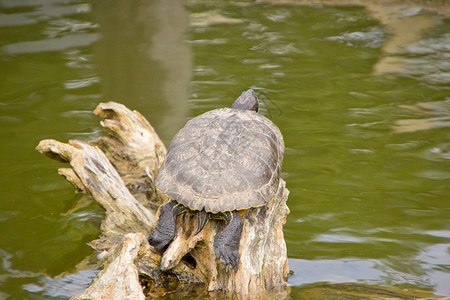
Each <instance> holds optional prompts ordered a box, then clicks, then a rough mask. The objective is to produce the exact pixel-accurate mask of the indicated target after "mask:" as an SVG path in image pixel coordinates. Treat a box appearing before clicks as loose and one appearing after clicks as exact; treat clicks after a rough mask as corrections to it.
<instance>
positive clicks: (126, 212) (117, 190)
mask: <svg viewBox="0 0 450 300" xmlns="http://www.w3.org/2000/svg"><path fill="white" fill-rule="evenodd" d="M36 149H37V150H38V151H39V152H41V153H42V154H44V155H46V156H48V157H50V158H53V159H56V160H59V161H62V162H70V165H71V166H72V169H73V172H69V171H67V169H63V170H64V172H61V170H60V173H63V175H64V176H65V177H66V178H70V179H69V181H70V182H71V183H75V184H76V186H77V187H78V188H79V189H80V190H86V191H89V192H90V193H91V194H92V196H93V197H94V199H95V200H96V201H97V202H98V203H99V204H100V205H101V206H102V207H103V208H104V209H105V210H106V218H105V220H104V221H103V222H102V225H101V230H102V237H101V238H100V240H98V241H97V242H96V243H95V244H96V245H95V248H96V249H97V250H99V251H101V250H108V249H110V248H111V247H112V246H114V245H116V244H117V243H119V242H120V241H121V239H122V238H123V236H124V234H126V233H129V232H142V233H144V234H148V233H149V231H150V230H151V228H152V227H153V226H154V222H155V216H154V214H152V213H151V212H150V211H149V210H148V209H147V208H145V207H144V206H143V205H142V204H140V203H139V202H138V201H137V200H136V199H135V198H134V197H133V195H132V194H131V193H130V191H129V190H128V189H127V188H126V187H125V184H124V182H123V180H122V178H121V177H120V176H119V174H118V173H117V171H116V169H114V167H113V166H112V165H111V163H110V162H109V160H108V159H107V158H106V156H105V154H104V153H103V152H102V151H101V150H100V149H99V148H97V147H94V146H91V145H89V144H87V143H85V142H82V141H70V142H69V143H68V144H65V143H61V142H58V141H55V140H43V141H41V142H40V143H39V145H38V146H37V148H36ZM80 184H82V185H81V186H80Z"/></svg>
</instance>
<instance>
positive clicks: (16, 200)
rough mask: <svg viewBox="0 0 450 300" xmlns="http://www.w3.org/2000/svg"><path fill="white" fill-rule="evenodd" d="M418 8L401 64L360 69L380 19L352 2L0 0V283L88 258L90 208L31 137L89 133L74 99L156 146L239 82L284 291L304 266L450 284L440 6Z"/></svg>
mask: <svg viewBox="0 0 450 300" xmlns="http://www.w3.org/2000/svg"><path fill="white" fill-rule="evenodd" d="M405 11H406V10H405ZM407 12H408V14H411V12H410V11H407ZM419 13H420V12H419ZM217 15H220V16H221V18H219V17H218V16H217ZM424 15H425V16H428V17H429V18H430V19H431V20H433V24H434V25H433V27H432V28H431V29H429V30H428V31H427V32H426V33H424V34H423V36H421V37H420V38H419V39H418V41H416V42H414V43H409V44H407V45H405V47H406V48H403V49H405V50H404V51H403V52H402V53H399V54H395V55H393V56H394V57H397V58H402V59H404V60H405V64H404V66H402V67H401V68H400V69H399V70H397V71H395V72H389V74H388V73H387V72H381V74H375V73H374V66H375V65H377V64H379V63H380V61H382V60H383V59H384V58H385V57H386V56H390V55H388V54H386V53H385V52H384V51H383V45H385V44H386V43H387V42H388V41H389V39H390V38H391V36H392V35H391V34H389V33H388V32H387V29H386V27H385V26H384V25H383V24H381V23H380V21H379V20H377V19H374V18H373V17H372V14H370V13H369V11H368V10H366V9H365V8H364V7H356V6H355V7H345V6H341V7H331V6H296V5H273V6H272V5H270V4H261V3H259V4H258V3H251V2H223V1H221V2H201V1H200V2H199V1H188V2H185V3H184V2H180V1H118V0H117V1H108V2H107V3H106V1H103V2H102V1H98V2H92V3H90V2H80V1H63V0H38V1H23V0H20V1H17V0H16V1H7V0H3V1H0V128H1V129H0V145H1V147H0V256H1V258H2V259H1V260H0V298H1V299H3V298H5V299H60V298H61V299H64V298H69V297H71V296H73V295H74V294H77V293H79V292H81V291H82V290H83V289H84V288H86V286H87V285H89V283H90V282H91V279H92V278H93V277H95V274H96V271H95V270H93V271H92V270H91V271H89V269H90V268H91V267H92V265H93V264H94V262H92V261H86V260H85V258H86V257H88V256H89V255H90V254H92V250H91V249H90V248H89V247H88V246H87V245H86V243H87V242H88V241H90V240H92V239H95V238H96V237H97V235H98V234H99V224H100V222H101V219H102V217H103V212H102V210H101V209H100V208H99V207H98V206H97V205H96V204H95V203H91V204H89V205H87V206H85V207H83V208H81V209H78V210H75V211H74V212H72V211H71V209H72V207H73V206H74V205H75V204H76V203H77V202H78V201H79V200H80V199H81V195H79V194H75V193H74V191H73V188H72V187H71V186H70V185H69V184H68V183H66V182H65V181H64V179H63V178H61V177H60V176H58V175H57V172H56V170H57V168H59V167H62V166H63V165H62V164H61V163H58V162H54V161H51V160H49V159H47V158H44V157H43V156H41V155H40V154H39V153H37V152H36V151H35V150H34V148H35V146H36V145H37V144H38V142H39V141H40V140H41V139H45V138H54V139H57V140H60V141H68V140H69V139H83V140H89V139H92V138H95V137H97V136H99V135H100V134H102V132H101V129H100V126H99V120H98V119H97V118H96V117H95V116H93V114H92V113H91V111H92V110H93V109H94V108H95V107H96V105H97V104H98V103H99V102H102V101H110V100H113V101H117V102H121V103H123V104H125V105H127V106H128V107H130V108H132V109H136V110H138V111H140V112H141V113H143V114H144V115H145V116H146V117H147V119H148V120H149V121H150V122H151V123H152V124H153V126H154V127H155V128H156V130H157V132H158V133H159V134H160V136H161V138H162V139H163V141H164V142H165V143H166V145H168V144H169V143H170V140H171V138H172V137H173V135H174V134H175V132H177V130H178V129H179V128H181V127H182V126H183V125H184V123H185V122H186V121H187V120H188V119H189V118H191V117H193V116H196V115H198V114H200V113H202V112H205V111H207V110H210V109H214V108H218V107H223V106H229V105H230V103H232V101H234V99H235V98H236V97H237V96H238V95H239V94H240V93H241V92H242V91H243V90H246V89H248V88H249V87H251V88H254V89H255V90H256V92H257V94H258V95H259V96H260V98H261V100H262V110H261V112H262V113H263V114H264V115H266V116H268V117H269V118H271V119H272V120H273V121H274V122H275V124H277V125H278V126H279V128H280V129H281V131H282V132H283V135H284V138H285V144H286V153H285V158H284V163H283V178H284V179H285V180H286V182H287V186H288V188H289V190H290V192H291V194H290V196H289V200H288V206H289V208H290V210H291V213H290V215H289V217H288V220H287V223H286V225H285V228H284V229H285V237H286V242H287V246H288V255H289V258H290V268H291V270H293V271H294V275H292V276H291V277H290V278H289V283H290V285H291V286H292V289H291V295H292V297H293V298H295V297H296V295H300V294H301V293H302V289H303V288H304V287H305V286H307V284H309V283H317V282H330V283H341V282H364V283H370V284H380V285H385V286H400V287H415V288H422V289H426V290H430V291H432V292H433V293H436V294H438V295H446V296H450V289H449V285H448V283H449V282H450V270H449V265H450V254H449V251H450V250H449V249H450V222H449V220H450V209H449V208H450V205H449V203H450V202H449V201H450V188H449V182H450V169H449V166H450V164H449V159H450V152H449V151H450V140H449V136H450V134H449V133H450V132H449V130H448V127H449V126H450V120H449V116H450V103H449V101H450V100H449V98H448V97H449V86H450V85H449V83H450V79H449V75H448V74H449V72H450V66H449V63H448V58H449V57H450V50H449V44H450V30H449V29H450V22H449V21H448V20H446V19H443V18H441V17H438V16H435V15H432V14H428V13H424ZM408 16H409V15H406V13H405V18H407V17H408ZM352 33H353V34H352ZM78 270H86V271H78ZM8 296H9V297H8Z"/></svg>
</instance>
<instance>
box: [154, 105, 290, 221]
mask: <svg viewBox="0 0 450 300" xmlns="http://www.w3.org/2000/svg"><path fill="white" fill-rule="evenodd" d="M283 153H284V141H283V136H282V134H281V132H280V130H279V129H278V127H277V126H276V125H275V124H274V123H272V121H270V120H269V119H267V118H266V117H264V116H262V115H259V114H258V113H256V112H254V111H250V110H239V109H233V108H222V109H216V110H212V111H209V112H206V113H204V114H202V115H199V116H197V117H195V118H193V119H191V120H190V121H188V122H187V123H186V125H185V126H184V127H183V128H182V129H181V130H180V131H179V132H178V133H177V134H176V135H175V137H174V139H173V140H172V143H171V144H170V147H169V150H168V152H167V155H166V159H165V160H164V163H163V164H162V166H161V168H160V170H159V173H158V176H157V178H156V186H157V188H158V189H159V190H160V191H162V192H163V193H165V194H166V195H168V196H169V197H171V198H173V199H175V200H177V201H178V202H181V203H182V204H184V205H186V206H187V207H189V208H190V209H193V210H202V209H205V210H206V211H208V212H213V213H217V212H225V211H232V210H240V209H247V208H250V207H256V206H261V205H264V204H265V203H267V202H268V201H269V200H270V199H272V198H273V197H274V196H275V193H276V192H277V189H278V184H279V181H280V173H281V164H282V160H283Z"/></svg>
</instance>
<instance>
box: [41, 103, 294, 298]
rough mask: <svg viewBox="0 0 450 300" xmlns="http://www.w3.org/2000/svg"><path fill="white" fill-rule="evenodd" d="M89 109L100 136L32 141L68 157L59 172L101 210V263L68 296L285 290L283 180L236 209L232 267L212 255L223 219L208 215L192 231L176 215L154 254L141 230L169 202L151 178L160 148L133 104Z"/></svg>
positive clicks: (184, 217) (187, 217) (190, 217)
mask: <svg viewBox="0 0 450 300" xmlns="http://www.w3.org/2000/svg"><path fill="white" fill-rule="evenodd" d="M94 113H95V114H97V115H98V116H100V117H102V118H103V120H102V122H101V125H102V126H103V127H104V128H105V131H106V133H107V134H108V135H107V136H104V137H101V138H99V139H97V140H95V141H90V142H82V141H69V143H61V142H58V141H55V140H43V141H41V142H40V143H39V145H38V146H37V150H38V151H40V152H41V153H43V154H44V155H46V156H48V157H50V158H52V159H56V160H58V161H61V162H64V163H70V166H71V168H61V169H59V173H60V174H61V175H62V176H64V177H65V178H66V179H67V180H68V181H69V182H70V183H71V184H72V185H73V186H74V187H75V188H76V190H77V191H79V192H82V193H86V194H91V195H92V197H93V198H94V199H95V200H96V201H97V202H98V203H99V204H100V205H101V206H102V207H103V208H104V209H105V210H106V217H105V220H104V221H103V223H102V225H101V230H102V235H101V237H100V238H99V239H98V240H95V241H93V242H91V243H90V245H91V246H92V247H93V248H94V249H96V250H98V251H106V253H107V254H106V258H104V262H103V266H104V269H103V271H102V272H100V273H99V275H98V277H97V279H96V280H95V281H94V283H93V284H92V285H91V286H90V287H89V288H88V289H87V290H86V291H85V292H84V293H82V294H81V295H79V296H78V297H75V299H143V298H144V295H152V296H157V295H163V294H166V293H171V292H178V293H181V292H186V293H192V292H193V291H195V292H196V293H208V291H209V292H219V291H220V292H230V293H235V294H236V295H238V296H243V297H247V296H249V295H251V296H252V297H258V296H263V295H267V293H278V294H279V295H281V294H282V295H287V293H288V290H287V289H288V288H287V287H286V280H287V275H288V272H289V267H288V262H287V253H286V243H285V241H284V236H283V231H282V229H283V225H284V223H285V221H286V217H287V215H288V213H289V209H288V207H287V205H286V201H287V197H288V194H289V191H288V190H287V189H286V186H285V182H284V181H283V180H281V181H280V184H279V188H278V192H277V194H276V196H275V197H274V199H272V200H271V201H269V203H268V204H267V205H265V206H262V207H257V208H251V209H249V210H248V211H247V213H246V214H245V215H244V216H243V221H244V228H243V232H242V237H241V242H240V263H239V269H238V271H237V272H234V270H232V269H229V270H227V268H226V267H225V265H224V264H222V262H220V261H218V260H216V258H215V255H214V246H213V242H214V238H215V236H216V234H217V233H218V232H220V231H221V230H222V229H223V228H224V226H225V224H224V222H223V221H220V220H210V221H209V222H208V223H207V224H206V226H205V227H204V229H203V230H202V231H201V232H200V233H199V234H197V235H193V233H194V232H195V230H196V228H197V219H196V217H195V216H194V214H191V213H185V214H181V215H179V216H178V217H177V222H176V232H175V237H174V239H173V241H172V242H171V244H170V245H169V247H168V248H167V249H166V251H165V252H164V253H163V254H162V255H161V254H158V253H156V251H154V249H152V247H151V246H150V245H149V244H148V242H147V237H148V235H149V233H150V232H151V231H152V230H153V229H154V227H155V225H156V222H157V218H158V216H159V213H160V210H158V209H157V207H158V206H159V205H160V204H163V203H165V202H167V201H168V199H167V197H166V196H164V195H163V194H161V193H159V192H158V190H157V189H156V188H155V185H154V180H155V177H156V174H157V172H158V169H159V167H160V166H161V163H162V161H163V160H164V156H165V153H166V148H165V147H164V145H163V143H162V142H161V140H160V139H159V137H158V135H157V133H156V132H155V131H154V129H153V127H152V126H151V125H150V123H149V122H147V120H145V118H144V117H142V115H141V114H139V113H138V112H136V111H131V110H129V109H128V108H126V107H125V106H123V105H121V104H118V103H114V102H109V103H101V104H100V105H99V106H98V107H97V108H96V110H95V111H94ZM142 195H145V196H144V197H142ZM138 199H139V200H138Z"/></svg>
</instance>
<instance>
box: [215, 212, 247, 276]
mask: <svg viewBox="0 0 450 300" xmlns="http://www.w3.org/2000/svg"><path fill="white" fill-rule="evenodd" d="M224 215H225V220H226V221H227V223H228V225H227V226H226V227H225V228H224V229H223V230H222V231H221V232H220V233H219V234H218V235H217V236H216V238H215V239H214V252H215V253H216V258H217V259H219V260H221V261H222V262H223V263H225V265H226V266H227V269H228V268H229V267H232V268H233V269H234V271H235V272H237V270H238V267H239V258H240V257H239V243H240V241H241V233H242V227H243V226H244V222H243V221H242V218H241V215H240V214H239V213H238V212H237V211H235V210H234V211H232V212H226V213H224Z"/></svg>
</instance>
